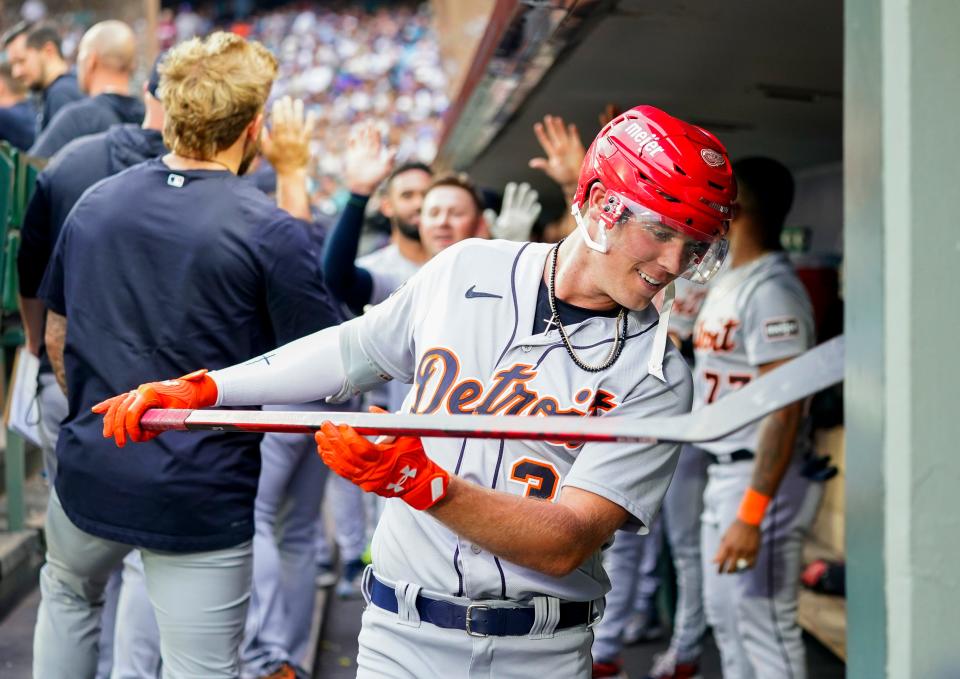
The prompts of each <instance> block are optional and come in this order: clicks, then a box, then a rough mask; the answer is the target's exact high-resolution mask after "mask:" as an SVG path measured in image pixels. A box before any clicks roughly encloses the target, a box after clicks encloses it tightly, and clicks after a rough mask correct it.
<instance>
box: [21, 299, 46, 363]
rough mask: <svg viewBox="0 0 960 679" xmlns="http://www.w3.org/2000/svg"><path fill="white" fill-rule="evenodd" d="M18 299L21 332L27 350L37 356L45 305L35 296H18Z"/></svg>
mask: <svg viewBox="0 0 960 679" xmlns="http://www.w3.org/2000/svg"><path fill="white" fill-rule="evenodd" d="M18 298H19V300H20V319H21V320H22V321H23V333H24V335H25V337H26V344H27V350H28V351H29V352H30V353H31V354H33V355H34V356H37V355H39V354H40V341H41V339H42V337H43V318H44V316H45V315H46V311H47V310H46V307H45V306H44V304H43V301H42V300H39V299H37V298H36V297H18Z"/></svg>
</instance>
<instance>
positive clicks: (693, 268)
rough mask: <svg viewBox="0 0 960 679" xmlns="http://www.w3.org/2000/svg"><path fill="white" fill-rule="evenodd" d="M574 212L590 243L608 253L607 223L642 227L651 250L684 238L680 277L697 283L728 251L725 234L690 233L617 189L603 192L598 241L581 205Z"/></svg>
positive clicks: (715, 269)
mask: <svg viewBox="0 0 960 679" xmlns="http://www.w3.org/2000/svg"><path fill="white" fill-rule="evenodd" d="M572 213H573V216H574V219H575V220H576V222H577V226H578V228H579V229H580V232H581V235H582V236H583V239H584V241H585V242H586V244H587V246H588V247H590V248H592V249H593V250H596V251H598V252H607V251H608V249H609V246H608V242H607V227H608V226H609V227H613V226H619V227H626V228H637V229H642V230H643V233H644V235H645V236H646V237H647V238H648V239H649V245H648V246H649V248H650V249H651V250H656V249H657V248H658V247H661V246H662V245H663V244H665V243H668V242H670V241H671V240H674V239H677V238H679V239H682V240H683V243H684V245H683V257H682V260H681V266H680V268H681V272H680V274H679V277H681V278H686V279H688V280H690V281H692V282H694V283H701V284H702V283H706V282H707V281H709V280H710V279H711V278H712V277H713V276H715V275H716V273H717V272H718V271H719V270H720V267H721V266H722V264H723V260H724V258H725V257H726V254H727V250H728V243H727V240H726V239H725V238H723V237H722V236H713V237H706V236H705V235H704V234H700V233H698V232H692V233H691V232H690V230H689V229H687V228H684V226H685V225H683V224H681V223H678V222H677V221H676V220H675V219H671V218H670V217H667V216H665V215H662V214H660V213H659V212H656V211H654V210H651V209H649V208H647V207H644V206H643V205H640V204H639V203H637V202H635V201H632V200H630V199H629V198H627V197H626V196H624V195H622V194H620V193H618V192H616V191H610V190H607V191H606V192H605V193H604V196H603V206H602V208H601V215H600V220H599V226H600V231H599V233H598V234H597V240H594V239H593V238H592V237H591V236H590V231H589V228H588V226H587V223H586V221H585V220H584V218H583V215H582V214H581V212H580V209H579V206H578V205H574V207H573V210H572Z"/></svg>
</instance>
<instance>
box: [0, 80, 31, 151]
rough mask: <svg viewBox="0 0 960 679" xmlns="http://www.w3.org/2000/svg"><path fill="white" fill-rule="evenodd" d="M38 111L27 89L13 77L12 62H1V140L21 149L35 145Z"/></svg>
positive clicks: (24, 149)
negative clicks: (30, 99) (31, 101)
mask: <svg viewBox="0 0 960 679" xmlns="http://www.w3.org/2000/svg"><path fill="white" fill-rule="evenodd" d="M36 124H37V111H36V109H35V108H34V107H33V104H31V103H30V101H29V100H28V99H27V89H26V88H25V87H24V86H23V83H21V82H20V81H19V80H17V79H16V78H14V77H13V71H12V69H11V68H10V64H7V63H0V140H3V141H8V142H10V143H11V144H13V145H14V146H15V147H17V148H18V149H20V150H21V151H26V150H27V149H28V148H30V146H32V145H33V139H34V136H35V135H36Z"/></svg>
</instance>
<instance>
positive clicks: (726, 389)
mask: <svg viewBox="0 0 960 679" xmlns="http://www.w3.org/2000/svg"><path fill="white" fill-rule="evenodd" d="M734 172H735V174H736V176H737V180H738V185H739V188H740V201H739V202H740V210H739V213H738V215H737V217H736V219H734V220H733V223H732V224H731V227H730V255H731V256H730V267H729V268H728V269H727V270H726V271H725V272H724V273H723V275H722V276H720V277H718V278H717V280H716V282H715V283H714V284H713V285H711V286H710V290H709V292H708V293H707V296H706V298H705V299H704V301H703V304H702V306H701V307H700V312H699V314H698V316H697V321H696V325H695V330H694V353H695V359H696V361H695V367H694V383H695V389H694V390H695V394H696V396H695V399H694V407H695V408H701V407H704V406H707V405H709V404H710V403H712V402H714V401H715V400H717V399H722V398H724V397H725V396H726V395H727V394H729V393H731V392H732V391H734V390H736V389H739V388H740V387H742V386H743V385H745V384H747V383H749V382H750V381H751V380H753V379H755V378H756V377H758V376H760V375H762V374H764V373H766V372H768V371H770V370H772V369H774V368H776V367H777V366H778V365H780V364H781V363H783V362H785V361H787V360H789V359H791V358H793V357H795V356H797V355H798V354H802V353H803V352H804V351H806V350H807V349H809V348H810V347H811V346H812V345H813V344H814V341H815V337H814V327H813V311H812V309H811V305H810V300H809V298H808V297H807V293H806V290H805V289H804V287H803V284H802V283H801V282H800V279H799V278H798V277H797V275H796V273H795V272H794V270H793V266H792V264H791V263H790V260H789V259H788V258H787V255H786V254H785V253H784V252H783V251H782V250H781V247H780V232H781V230H782V228H783V222H784V218H785V217H786V216H787V213H788V212H789V211H790V206H791V203H792V201H793V178H792V177H791V175H790V171H789V170H787V168H785V167H784V166H783V165H781V164H780V163H778V162H777V161H775V160H772V159H770V158H744V159H742V160H739V161H737V162H736V163H735V164H734ZM803 424H804V418H803V403H802V402H798V403H794V404H792V405H790V406H787V407H786V408H783V409H781V410H779V411H777V412H774V413H772V414H770V415H768V416H767V417H765V418H763V419H762V420H760V421H759V422H756V423H754V424H751V425H748V426H746V427H743V428H742V429H739V430H738V431H736V432H734V433H732V434H729V435H728V436H725V437H724V438H722V439H719V440H717V441H710V442H707V443H701V444H697V445H698V447H699V448H701V449H703V450H704V451H705V452H706V454H707V458H708V460H709V461H710V466H709V468H708V479H707V485H706V489H705V490H704V495H703V516H702V521H701V545H702V551H701V557H702V559H703V594H704V610H705V612H706V617H707V622H709V623H710V625H711V627H712V628H713V634H714V638H715V639H716V642H717V646H718V647H719V649H720V656H721V659H722V661H723V676H725V677H738V678H740V677H742V678H743V679H768V678H769V679H774V678H776V679H779V678H780V677H792V678H793V679H804V677H806V661H805V659H804V647H803V638H802V636H801V630H800V626H799V624H798V623H797V588H798V585H799V578H800V561H801V551H802V548H803V539H804V536H805V535H806V532H807V529H808V528H809V527H810V525H811V523H812V522H813V519H814V516H815V514H816V511H817V506H818V505H819V502H820V497H821V495H822V493H823V487H822V485H821V484H820V483H818V482H816V481H815V480H812V479H811V478H808V477H807V470H806V466H805V456H804V454H805V453H806V452H808V443H809V440H808V437H806V436H802V435H798V432H801V431H802V430H803Z"/></svg>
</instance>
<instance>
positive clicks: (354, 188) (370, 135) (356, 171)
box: [343, 122, 397, 196]
mask: <svg viewBox="0 0 960 679" xmlns="http://www.w3.org/2000/svg"><path fill="white" fill-rule="evenodd" d="M396 155H397V151H396V149H388V148H387V146H386V144H385V143H384V140H383V137H382V135H381V134H380V130H379V129H377V126H376V124H375V123H372V122H366V123H361V124H359V125H357V126H356V127H354V128H353V130H351V131H350V136H349V137H348V138H347V150H346V152H345V153H344V156H343V165H344V169H343V174H344V179H345V181H346V184H347V189H349V190H350V192H351V193H356V194H358V195H361V196H369V195H371V194H372V193H373V192H374V191H375V190H376V188H377V187H378V186H379V185H380V182H382V181H383V180H384V179H386V178H387V175H389V174H390V171H391V170H393V161H394V158H395V157H396Z"/></svg>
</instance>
